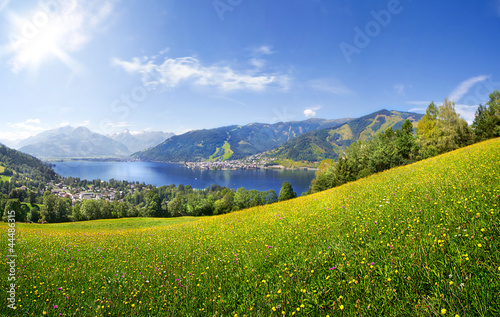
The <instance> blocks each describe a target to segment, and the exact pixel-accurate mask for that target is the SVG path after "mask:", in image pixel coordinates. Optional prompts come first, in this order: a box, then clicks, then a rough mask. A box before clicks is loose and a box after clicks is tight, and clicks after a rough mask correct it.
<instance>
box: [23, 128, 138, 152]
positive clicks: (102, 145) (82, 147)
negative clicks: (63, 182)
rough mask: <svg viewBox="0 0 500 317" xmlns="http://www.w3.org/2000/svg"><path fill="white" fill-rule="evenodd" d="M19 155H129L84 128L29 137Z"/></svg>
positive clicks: (50, 131)
mask: <svg viewBox="0 0 500 317" xmlns="http://www.w3.org/2000/svg"><path fill="white" fill-rule="evenodd" d="M19 151H21V152H24V153H28V154H31V155H33V156H35V157H38V158H91V157H125V156H128V155H130V153H131V151H130V150H129V149H128V148H127V147H126V146H125V145H123V144H122V143H120V142H118V141H115V140H113V139H111V138H109V137H107V136H104V135H102V134H98V133H94V132H92V131H90V130H89V129H87V128H85V127H78V128H74V127H70V126H66V127H62V128H58V129H54V130H49V131H45V132H42V133H40V134H37V135H35V136H33V137H30V138H28V139H26V140H24V141H22V142H21V143H20V144H19Z"/></svg>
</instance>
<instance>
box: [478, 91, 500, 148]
mask: <svg viewBox="0 0 500 317" xmlns="http://www.w3.org/2000/svg"><path fill="white" fill-rule="evenodd" d="M489 97H490V100H489V101H488V102H487V103H486V106H483V105H479V107H478V108H477V111H476V116H475V118H474V122H473V123H472V129H473V131H474V141H475V142H479V141H483V140H487V139H491V138H495V137H498V136H500V92H499V91H498V90H495V91H494V92H493V93H491V94H490V96H489Z"/></svg>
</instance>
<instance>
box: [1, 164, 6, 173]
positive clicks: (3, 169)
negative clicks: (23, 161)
mask: <svg viewBox="0 0 500 317" xmlns="http://www.w3.org/2000/svg"><path fill="white" fill-rule="evenodd" d="M4 171H5V167H4V166H2V165H0V174H2V173H3V172H4Z"/></svg>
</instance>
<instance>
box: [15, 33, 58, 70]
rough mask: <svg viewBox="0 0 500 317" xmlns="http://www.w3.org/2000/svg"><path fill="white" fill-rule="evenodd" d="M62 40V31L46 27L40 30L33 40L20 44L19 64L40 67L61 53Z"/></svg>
mask: <svg viewBox="0 0 500 317" xmlns="http://www.w3.org/2000/svg"><path fill="white" fill-rule="evenodd" d="M61 39H62V36H61V31H59V30H57V29H56V28H55V27H49V26H47V27H45V28H44V29H40V30H38V32H37V33H36V34H34V35H33V37H32V38H30V39H26V41H23V43H20V46H19V50H18V55H17V57H18V62H19V63H20V64H21V65H24V66H32V67H35V68H38V66H39V65H40V64H41V63H42V62H44V61H46V60H48V59H50V58H53V57H57V55H59V54H60V53H59V52H60V51H61V50H60V48H59V45H58V44H59V43H60V41H61Z"/></svg>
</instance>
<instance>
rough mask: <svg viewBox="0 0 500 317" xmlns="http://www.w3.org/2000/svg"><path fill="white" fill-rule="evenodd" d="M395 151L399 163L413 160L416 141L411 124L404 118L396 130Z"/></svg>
mask: <svg viewBox="0 0 500 317" xmlns="http://www.w3.org/2000/svg"><path fill="white" fill-rule="evenodd" d="M396 151H397V154H398V158H399V160H400V164H407V163H408V162H411V161H413V160H414V156H415V153H416V151H417V143H416V142H415V138H414V136H413V124H412V123H411V121H410V120H408V119H406V121H405V123H403V126H402V127H401V129H399V130H397V131H396Z"/></svg>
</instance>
